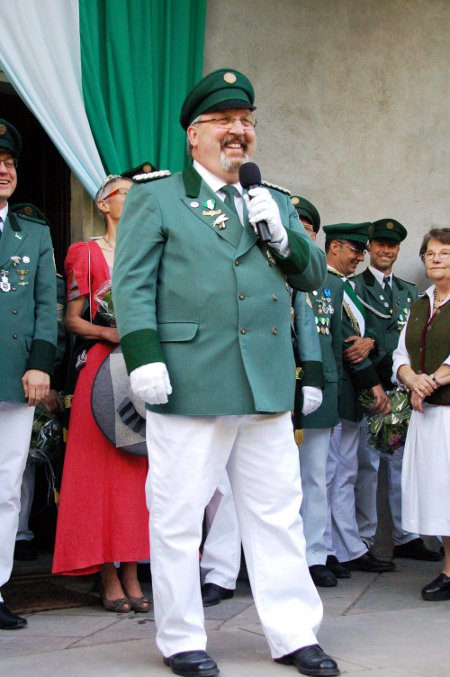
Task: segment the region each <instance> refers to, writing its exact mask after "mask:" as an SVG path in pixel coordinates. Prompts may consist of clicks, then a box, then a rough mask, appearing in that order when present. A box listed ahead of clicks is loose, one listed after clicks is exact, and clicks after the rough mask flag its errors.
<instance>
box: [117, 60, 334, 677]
mask: <svg viewBox="0 0 450 677" xmlns="http://www.w3.org/2000/svg"><path fill="white" fill-rule="evenodd" d="M254 110H255V106H254V92H253V87H252V85H251V83H250V82H249V80H248V79H247V78H246V77H245V76H244V75H243V74H242V73H239V72H238V71H236V70H233V69H231V68H223V69H220V70H217V71H214V72H213V73H210V74H209V75H207V76H206V77H205V78H203V79H202V80H201V81H200V82H199V83H197V84H196V85H195V86H194V88H193V89H192V91H191V92H190V93H189V94H188V96H187V97H186V99H185V101H184V104H183V107H182V111H181V117H180V121H181V124H182V127H183V128H184V129H185V130H186V132H187V140H188V147H189V153H190V155H191V157H192V158H193V165H192V166H190V167H189V168H188V169H186V170H185V171H184V172H182V173H179V174H175V175H174V176H171V177H167V178H164V179H161V180H152V181H148V182H145V181H144V180H143V181H141V182H140V184H139V185H135V186H133V188H132V189H131V190H130V192H129V193H128V198H127V202H126V203H125V208H124V212H123V215H122V218H121V222H120V226H119V229H118V239H117V245H116V258H115V263H114V274H113V295H114V305H115V309H116V313H117V324H118V330H119V335H120V337H121V345H122V349H123V353H124V357H125V361H126V364H127V368H128V371H129V373H130V379H131V387H132V389H133V390H134V392H135V393H136V395H138V396H140V397H141V398H142V399H143V400H144V401H145V402H146V403H147V445H148V450H149V463H150V467H151V472H150V473H149V475H148V480H147V499H148V505H149V510H150V541H151V543H152V546H151V547H152V584H153V598H154V606H155V620H156V625H157V637H156V641H157V644H158V647H159V648H160V650H161V652H162V654H163V657H164V663H165V664H166V665H167V666H168V667H170V668H171V669H172V671H173V672H174V673H175V674H178V675H182V676H183V675H184V676H186V677H187V676H188V675H194V674H195V675H203V676H204V677H213V676H214V675H217V674H218V672H219V669H218V667H217V665H216V663H215V662H214V660H213V659H212V658H210V657H209V656H208V654H207V653H206V651H205V648H206V634H205V629H204V620H203V607H202V598H201V591H200V577H199V562H198V549H199V546H200V542H201V537H202V520H203V514H204V509H205V507H206V505H207V504H208V502H209V501H210V499H211V497H212V495H213V493H214V491H215V489H216V487H217V486H218V484H219V482H220V480H221V478H222V476H223V474H224V473H225V471H226V470H227V471H228V475H229V479H230V483H231V487H232V491H233V498H234V502H235V505H236V511H237V515H238V519H239V525H240V528H241V536H242V542H243V546H244V552H245V557H246V562H247V569H248V572H249V578H250V581H251V584H252V589H253V594H254V597H255V603H256V607H257V609H258V612H259V615H260V619H261V624H262V627H263V630H264V632H265V634H266V637H267V639H268V642H269V645H270V649H271V653H272V656H273V658H274V659H275V660H277V661H279V662H282V663H288V664H293V665H295V666H296V667H297V668H298V669H299V670H300V671H301V672H304V673H305V674H309V675H337V674H338V673H339V670H338V668H337V665H336V663H335V661H334V660H333V659H331V658H330V657H328V656H327V655H326V654H324V652H323V651H322V649H321V648H320V647H319V645H318V644H317V639H316V632H317V629H318V627H319V624H320V620H321V617H322V606H321V602H320V598H319V596H318V594H317V591H316V589H315V587H314V585H313V583H312V581H311V577H310V576H309V572H308V567H307V563H306V558H305V548H304V540H303V536H302V526H301V519H300V515H299V507H300V500H301V484H300V471H299V463H298V451H297V446H296V444H295V441H294V437H293V432H292V423H291V414H290V411H291V409H292V406H293V402H294V392H295V360H294V356H293V350H292V341H291V322H290V290H289V288H288V286H287V284H289V285H290V286H292V287H295V288H298V289H301V290H310V289H315V288H316V287H317V286H319V285H320V284H321V282H322V280H323V278H324V275H325V260H324V256H323V254H322V252H321V251H320V250H319V249H318V247H316V246H315V245H314V243H313V242H311V240H310V239H309V238H308V236H307V234H306V233H305V230H304V229H303V227H302V225H301V223H300V222H299V220H298V217H297V214H296V212H295V209H294V207H293V206H292V205H291V203H290V202H289V200H288V197H287V196H286V195H285V194H284V193H283V192H281V191H279V190H274V189H267V188H264V187H256V188H251V189H249V191H248V194H245V193H244V191H243V188H242V186H241V184H240V181H239V169H240V167H241V165H242V164H243V163H244V162H246V161H247V160H251V159H252V158H253V155H254V153H255V150H256V134H255V124H256V123H255V119H254V117H253V112H254ZM250 198H251V199H250ZM261 221H265V222H266V224H267V228H268V231H269V241H268V242H267V243H264V242H262V240H260V239H259V236H258V235H257V234H256V225H255V224H257V223H260V222H261ZM274 553H277V561H278V563H279V565H277V566H276V567H274V566H273V555H274Z"/></svg>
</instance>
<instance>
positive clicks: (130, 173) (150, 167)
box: [121, 160, 158, 179]
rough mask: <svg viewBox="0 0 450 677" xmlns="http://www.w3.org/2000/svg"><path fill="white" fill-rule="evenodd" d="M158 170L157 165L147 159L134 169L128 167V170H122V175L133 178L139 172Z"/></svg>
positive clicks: (146, 172) (145, 172) (147, 172)
mask: <svg viewBox="0 0 450 677" xmlns="http://www.w3.org/2000/svg"><path fill="white" fill-rule="evenodd" d="M156 171H158V170H157V168H156V167H155V165H154V164H152V163H151V162H149V161H148V160H147V161H146V162H143V163H142V164H140V165H138V166H137V167H133V168H132V169H127V171H126V172H122V174H121V176H123V178H124V179H132V178H133V177H134V176H136V175H137V174H149V173H150V172H156Z"/></svg>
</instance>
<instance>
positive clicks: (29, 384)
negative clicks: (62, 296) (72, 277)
mask: <svg viewBox="0 0 450 677" xmlns="http://www.w3.org/2000/svg"><path fill="white" fill-rule="evenodd" d="M21 147H22V140H21V137H20V135H19V133H18V131H17V129H16V128H15V127H14V126H13V125H11V124H10V123H9V122H7V121H6V120H0V235H1V239H0V322H1V326H2V349H1V351H0V373H1V375H2V377H1V379H0V430H1V433H2V434H1V437H0V477H1V482H0V543H1V547H0V588H1V586H2V585H3V584H4V583H6V582H7V581H8V580H9V577H10V575H11V569H12V564H13V553H14V543H15V538H16V533H17V525H18V520H19V511H20V485H21V479H22V474H23V471H24V468H25V464H26V460H27V455H28V449H29V444H30V438H31V427H32V423H33V414H34V407H35V405H36V404H38V402H40V401H41V400H42V399H43V398H44V397H46V396H47V395H48V392H49V388H50V375H51V374H52V372H53V362H54V356H55V351H56V335H57V315H56V275H55V265H54V262H53V247H52V242H51V238H50V232H49V229H48V227H47V226H45V225H44V224H43V223H41V222H40V221H36V220H34V219H33V218H31V219H29V218H28V217H25V216H22V215H20V216H19V215H15V214H13V213H9V210H8V199H9V198H10V197H11V195H12V194H13V193H14V190H15V188H16V185H17V171H16V168H17V163H18V160H19V157H20V151H21ZM25 625H27V621H26V620H25V619H24V618H21V617H20V616H17V614H14V613H12V612H11V610H10V609H9V608H8V607H7V606H6V604H5V603H4V601H3V598H2V596H1V593H0V629H8V630H9V629H16V628H22V627H24V626H25Z"/></svg>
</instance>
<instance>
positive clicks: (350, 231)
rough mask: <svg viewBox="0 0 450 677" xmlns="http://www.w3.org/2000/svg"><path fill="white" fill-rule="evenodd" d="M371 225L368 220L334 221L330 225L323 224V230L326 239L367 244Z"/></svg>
mask: <svg viewBox="0 0 450 677" xmlns="http://www.w3.org/2000/svg"><path fill="white" fill-rule="evenodd" d="M371 225H372V224H371V223H370V222H369V221H367V222H364V223H334V224H332V225H331V226H324V227H323V232H324V233H325V239H326V240H349V241H350V242H359V243H361V244H367V240H368V237H369V228H370V226H371Z"/></svg>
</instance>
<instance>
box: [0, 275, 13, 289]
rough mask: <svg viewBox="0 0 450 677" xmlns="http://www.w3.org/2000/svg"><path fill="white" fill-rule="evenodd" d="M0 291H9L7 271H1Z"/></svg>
mask: <svg viewBox="0 0 450 677" xmlns="http://www.w3.org/2000/svg"><path fill="white" fill-rule="evenodd" d="M0 289H1V290H2V291H3V292H5V293H7V292H9V291H11V285H10V283H9V280H8V271H7V270H2V275H1V278H0Z"/></svg>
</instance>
